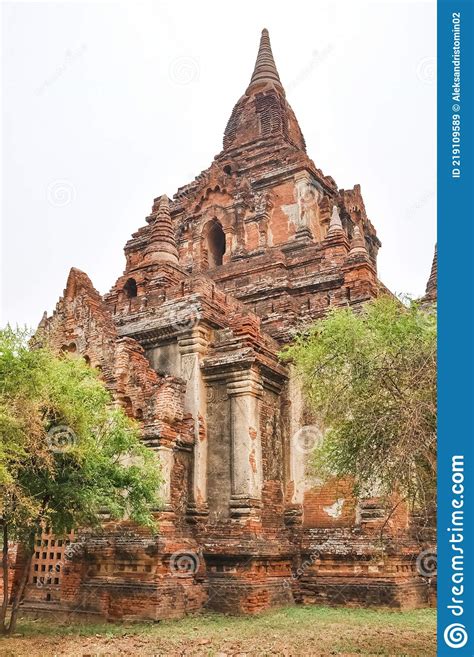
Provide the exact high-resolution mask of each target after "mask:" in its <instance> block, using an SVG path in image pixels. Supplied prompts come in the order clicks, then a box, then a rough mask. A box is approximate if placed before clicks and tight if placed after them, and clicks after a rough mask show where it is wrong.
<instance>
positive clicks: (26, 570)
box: [6, 530, 36, 634]
mask: <svg viewBox="0 0 474 657" xmlns="http://www.w3.org/2000/svg"><path fill="white" fill-rule="evenodd" d="M35 536H36V532H35V530H32V532H31V533H30V536H29V539H28V542H27V543H26V546H25V547H26V554H25V557H26V558H25V561H24V563H23V569H22V573H21V580H20V583H19V585H18V589H17V591H16V593H15V597H14V599H13V603H12V612H11V616H10V623H9V625H8V629H7V631H6V633H7V634H13V632H14V631H15V628H16V622H17V619H18V612H19V608H20V603H21V601H22V600H23V595H24V593H25V587H26V583H27V581H28V575H29V574H30V568H31V561H32V559H33V553H34V550H35Z"/></svg>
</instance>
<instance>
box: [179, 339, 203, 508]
mask: <svg viewBox="0 0 474 657" xmlns="http://www.w3.org/2000/svg"><path fill="white" fill-rule="evenodd" d="M208 344H209V335H208V332H207V330H206V329H205V328H204V327H202V326H195V327H193V328H192V329H191V330H190V331H189V332H187V333H186V334H184V335H182V336H181V337H180V339H179V342H178V347H179V353H180V356H181V377H182V378H183V379H184V380H185V381H186V392H185V397H184V411H185V413H190V414H191V415H192V416H193V418H194V463H193V489H192V498H193V499H192V502H191V503H190V505H189V512H190V513H191V514H192V515H201V514H205V513H207V432H206V388H205V384H204V381H203V379H202V375H201V368H200V363H201V359H202V358H203V356H204V354H205V353H206V352H207V349H208Z"/></svg>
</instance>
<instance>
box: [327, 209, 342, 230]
mask: <svg viewBox="0 0 474 657" xmlns="http://www.w3.org/2000/svg"><path fill="white" fill-rule="evenodd" d="M339 232H344V229H343V227H342V222H341V217H340V216H339V209H338V207H337V205H333V207H332V215H331V221H330V222H329V229H328V233H327V234H328V236H329V235H335V234H336V233H339Z"/></svg>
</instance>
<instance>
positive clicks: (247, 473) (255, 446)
mask: <svg viewBox="0 0 474 657" xmlns="http://www.w3.org/2000/svg"><path fill="white" fill-rule="evenodd" d="M227 393H228V395H229V397H230V413H231V450H232V493H231V501H230V506H231V516H232V517H234V518H239V517H246V516H249V515H257V509H258V508H260V506H261V498H262V481H263V470H262V445H261V437H260V429H259V424H260V422H259V419H260V418H259V416H260V408H259V406H260V400H261V398H262V394H263V386H262V382H261V378H260V375H259V374H257V373H256V372H255V371H254V370H251V369H249V370H244V371H242V372H236V373H234V374H233V375H232V376H231V377H230V379H229V380H228V383H227Z"/></svg>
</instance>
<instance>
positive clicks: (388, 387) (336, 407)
mask: <svg viewBox="0 0 474 657" xmlns="http://www.w3.org/2000/svg"><path fill="white" fill-rule="evenodd" d="M282 355H283V358H284V359H286V360H291V361H292V362H293V363H294V365H295V367H296V370H297V372H298V373H299V375H300V376H301V378H302V383H303V387H304V391H305V393H306V396H307V399H308V402H309V404H310V406H311V408H312V409H313V410H314V411H315V413H316V414H318V416H319V417H320V419H321V420H322V423H323V425H324V427H325V429H326V431H325V436H324V440H323V441H322V443H321V445H319V446H317V448H316V450H315V452H314V454H313V456H312V465H313V467H314V469H315V470H316V471H317V472H318V474H319V475H320V476H321V475H323V476H324V475H326V476H328V477H329V476H336V477H341V478H345V477H349V478H350V479H352V481H354V492H355V494H356V495H362V496H364V495H371V493H373V491H377V494H378V495H379V496H380V497H382V498H385V500H386V502H387V504H388V503H389V500H391V499H393V493H397V495H398V496H399V499H402V500H406V501H407V502H408V503H409V504H410V507H411V508H412V510H414V512H415V513H416V514H423V515H424V516H425V517H429V516H430V515H431V513H432V510H433V505H434V502H435V496H436V315H435V313H434V311H433V310H431V311H430V312H427V311H424V310H423V309H422V308H421V307H420V305H419V303H417V302H409V303H408V304H407V305H404V304H402V303H401V302H400V301H398V300H397V299H394V298H392V297H388V296H382V297H380V298H378V299H376V300H373V301H371V302H369V303H367V304H366V305H365V306H364V307H363V308H362V309H360V310H359V311H357V312H355V311H354V310H352V309H350V308H341V309H335V310H333V311H332V312H330V313H329V314H328V315H327V316H326V317H325V318H324V319H322V320H320V321H318V322H316V323H315V324H313V325H312V326H311V327H310V328H309V329H308V330H306V331H304V332H302V333H301V334H300V335H299V336H298V337H297V338H296V340H295V342H294V343H293V345H292V346H290V347H289V348H287V349H286V350H285V351H284V352H283V354H282ZM392 508H393V507H392Z"/></svg>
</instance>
